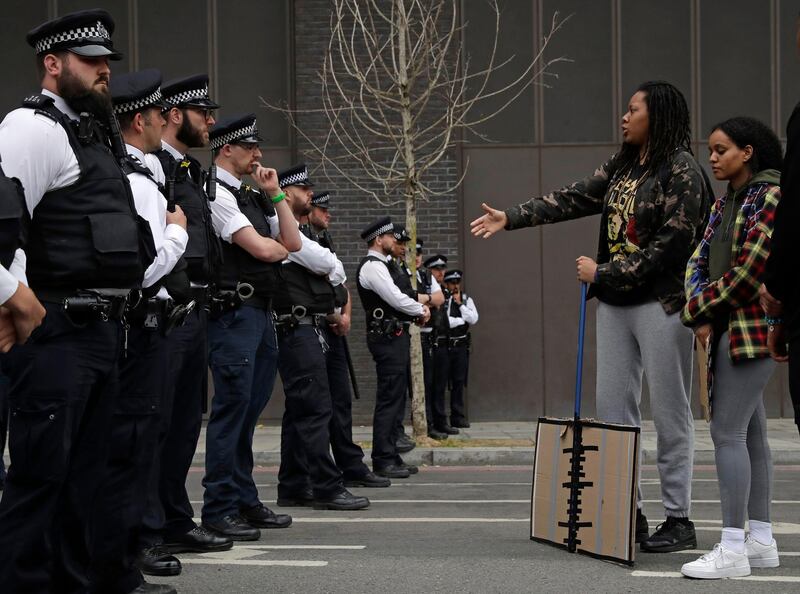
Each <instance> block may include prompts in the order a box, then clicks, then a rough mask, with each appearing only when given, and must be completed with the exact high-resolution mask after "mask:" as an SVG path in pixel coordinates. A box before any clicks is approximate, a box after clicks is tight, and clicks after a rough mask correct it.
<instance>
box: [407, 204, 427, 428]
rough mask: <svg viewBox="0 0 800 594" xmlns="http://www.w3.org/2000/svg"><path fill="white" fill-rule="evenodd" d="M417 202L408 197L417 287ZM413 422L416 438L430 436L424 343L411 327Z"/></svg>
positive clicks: (410, 259)
mask: <svg viewBox="0 0 800 594" xmlns="http://www.w3.org/2000/svg"><path fill="white" fill-rule="evenodd" d="M416 202H417V200H416V197H415V196H414V194H413V193H412V194H407V195H406V230H407V231H408V234H409V235H410V236H411V241H410V242H409V244H410V245H411V250H409V251H408V252H407V255H406V262H407V264H408V267H409V269H410V270H411V284H412V285H413V286H414V288H416V287H417V259H416V257H415V255H414V252H413V250H414V249H415V248H416V245H417V204H416ZM411 394H412V398H411V420H412V422H413V424H414V438H415V439H420V438H423V437H427V436H428V420H427V415H426V413H425V371H424V368H423V364H422V342H421V340H420V332H419V326H417V325H413V326H411Z"/></svg>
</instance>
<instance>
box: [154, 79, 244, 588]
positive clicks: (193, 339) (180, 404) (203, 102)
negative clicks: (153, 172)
mask: <svg viewBox="0 0 800 594" xmlns="http://www.w3.org/2000/svg"><path fill="white" fill-rule="evenodd" d="M161 93H162V95H163V99H164V102H165V103H166V104H167V106H168V109H167V110H165V112H164V117H165V119H166V127H165V128H164V132H163V136H162V138H161V148H160V150H158V151H156V152H155V153H154V155H155V156H156V157H157V158H158V161H159V163H160V168H161V170H162V171H163V174H164V178H165V180H166V181H165V186H166V189H167V200H168V202H170V205H169V206H170V207H171V206H172V205H173V204H174V205H175V207H176V208H178V207H180V208H181V209H182V210H183V212H184V214H185V215H186V219H187V228H186V231H187V234H188V237H189V239H188V243H187V244H186V250H185V251H184V254H183V257H182V258H181V262H179V264H178V265H177V266H176V267H175V268H174V269H173V271H172V273H171V274H170V275H169V276H168V277H167V278H166V279H165V281H164V284H165V285H166V286H167V287H168V290H169V292H170V295H171V296H172V298H173V299H175V301H176V302H177V303H179V304H180V306H181V307H182V310H183V311H182V312H180V310H177V309H176V314H177V313H181V315H180V316H178V315H176V316H175V317H174V318H173V320H171V321H170V322H169V323H170V326H172V325H174V324H178V322H179V321H182V324H179V325H177V326H176V327H174V328H172V327H171V329H170V332H169V335H168V336H167V342H168V343H169V377H170V381H169V382H168V385H167V388H166V393H165V397H164V399H163V401H162V407H161V415H160V427H159V443H158V451H157V455H156V457H155V460H154V462H153V465H152V468H151V473H150V481H149V484H148V496H147V505H146V507H145V513H144V516H143V519H142V524H143V525H142V530H141V533H140V541H141V543H140V546H141V547H142V549H143V552H144V553H145V554H143V555H142V558H141V559H140V561H141V567H142V571H144V572H145V573H151V574H152V573H154V572H157V571H158V570H157V568H155V567H151V566H150V565H151V564H150V563H149V562H148V561H149V559H150V558H152V555H148V554H147V553H148V552H152V551H153V547H158V548H157V549H155V550H159V549H160V550H162V551H166V552H170V553H181V552H193V553H203V552H211V551H221V550H226V549H228V548H230V547H231V546H232V543H233V541H231V540H230V539H228V538H225V537H221V536H219V535H215V534H211V533H210V532H209V531H207V530H206V529H205V528H203V527H202V526H197V525H196V524H195V522H194V519H193V518H194V510H193V509H192V505H191V503H190V502H189V495H188V493H187V492H186V478H187V476H188V473H189V468H190V466H191V464H192V458H193V456H194V452H195V449H196V447H197V440H198V437H199V435H200V427H201V425H202V416H203V406H204V404H205V401H206V397H207V394H208V373H207V369H208V347H207V341H206V332H207V327H208V318H207V313H206V307H207V305H208V292H209V291H210V287H211V285H212V284H213V283H214V279H215V278H216V276H215V275H216V271H217V267H218V265H219V239H218V238H217V237H216V235H215V234H214V229H213V227H212V225H211V210H210V207H209V196H208V194H207V192H206V186H207V185H208V184H210V183H211V182H210V181H209V180H207V179H206V175H205V172H204V171H203V169H202V166H201V165H200V163H199V162H198V161H197V160H196V159H195V158H194V157H192V156H190V155H189V154H188V151H189V149H193V148H195V149H196V148H201V147H205V146H208V134H209V126H211V125H213V124H214V116H213V110H215V109H216V108H218V107H219V105H218V104H217V103H215V102H214V101H212V100H211V98H210V97H209V94H208V76H207V75H205V74H195V75H192V76H188V77H183V78H180V79H176V80H173V81H171V82H168V83H166V84H164V85H163V86H162V87H161Z"/></svg>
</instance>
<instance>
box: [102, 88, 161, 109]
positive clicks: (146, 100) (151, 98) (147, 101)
mask: <svg viewBox="0 0 800 594" xmlns="http://www.w3.org/2000/svg"><path fill="white" fill-rule="evenodd" d="M159 101H161V89H156V90H155V91H153V92H152V93H151V94H150V95H148V96H147V97H142V98H141V99H137V100H136V101H128V102H127V103H120V104H119V105H115V106H114V113H116V114H120V113H127V112H129V111H136V110H138V109H141V108H143V107H147V106H148V105H154V104H156V103H158V102H159Z"/></svg>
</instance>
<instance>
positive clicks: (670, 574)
mask: <svg viewBox="0 0 800 594" xmlns="http://www.w3.org/2000/svg"><path fill="white" fill-rule="evenodd" d="M631 576H633V577H649V578H656V577H661V578H682V577H683V574H682V573H681V572H680V571H638V570H637V571H632V572H631ZM684 579H686V578H684ZM727 579H729V580H742V581H747V582H778V583H785V584H794V583H800V576H794V575H748V576H747V577H735V578H727ZM693 581H699V580H693Z"/></svg>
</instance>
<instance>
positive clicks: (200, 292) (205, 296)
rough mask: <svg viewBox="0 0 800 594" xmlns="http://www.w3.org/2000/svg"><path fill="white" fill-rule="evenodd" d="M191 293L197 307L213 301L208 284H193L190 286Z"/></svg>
mask: <svg viewBox="0 0 800 594" xmlns="http://www.w3.org/2000/svg"><path fill="white" fill-rule="evenodd" d="M189 294H190V295H191V296H192V301H194V302H195V304H196V305H197V307H206V306H207V305H208V303H209V302H210V301H211V288H210V287H208V286H205V287H204V286H202V285H194V284H192V286H191V287H190V288H189Z"/></svg>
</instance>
